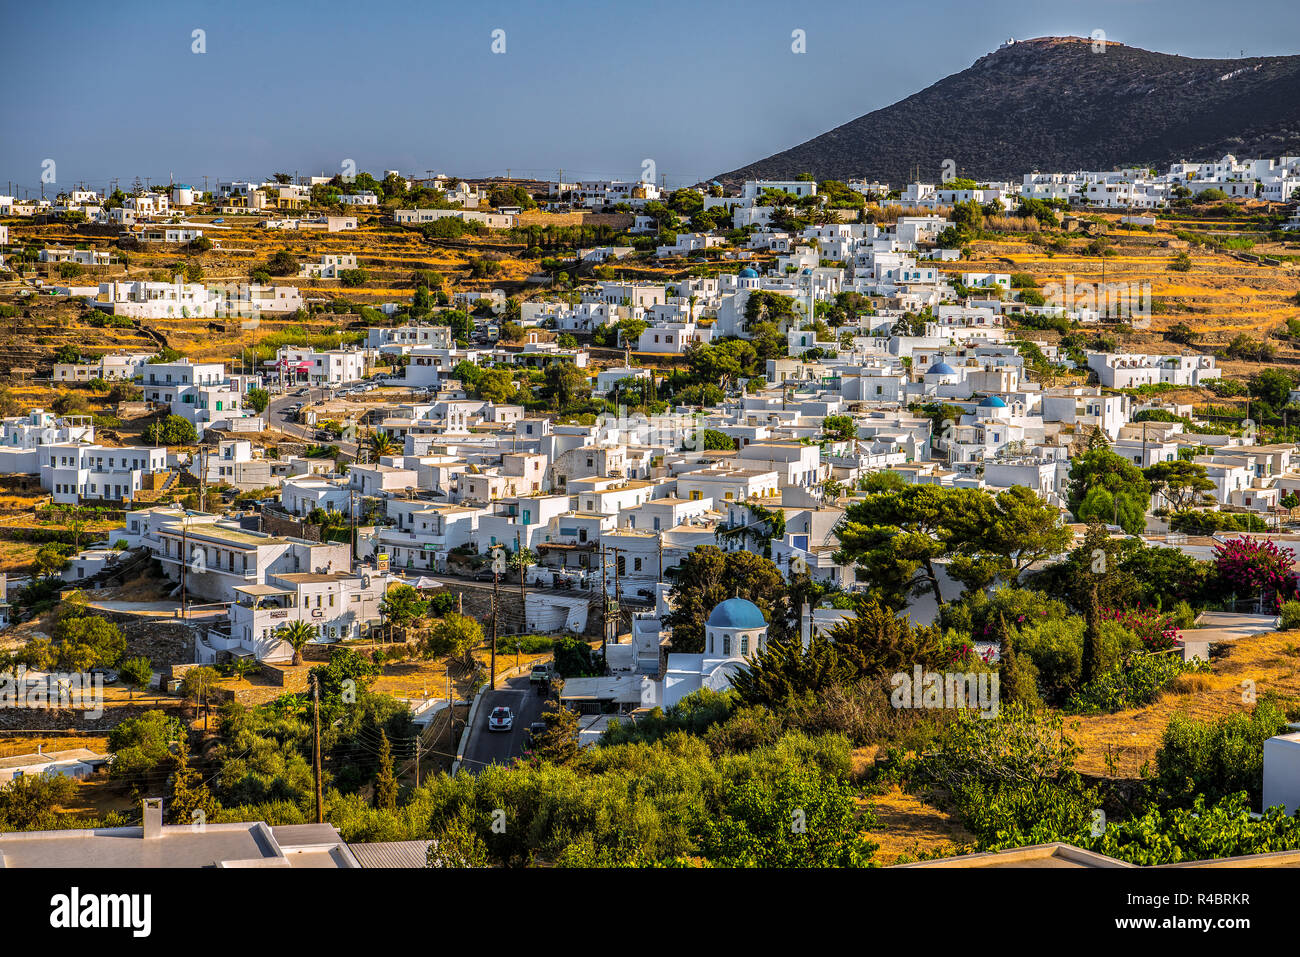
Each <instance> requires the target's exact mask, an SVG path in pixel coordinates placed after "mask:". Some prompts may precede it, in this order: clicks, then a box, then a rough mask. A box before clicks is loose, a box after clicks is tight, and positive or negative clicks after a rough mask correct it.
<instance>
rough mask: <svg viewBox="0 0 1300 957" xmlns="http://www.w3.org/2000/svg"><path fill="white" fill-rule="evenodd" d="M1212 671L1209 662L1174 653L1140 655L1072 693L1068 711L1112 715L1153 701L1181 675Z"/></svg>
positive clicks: (1067, 706)
mask: <svg viewBox="0 0 1300 957" xmlns="http://www.w3.org/2000/svg"><path fill="white" fill-rule="evenodd" d="M1203 670H1209V666H1208V665H1207V664H1196V663H1194V662H1184V661H1183V660H1182V658H1181V657H1179V656H1178V655H1174V654H1155V655H1138V656H1136V657H1134V658H1132V659H1130V660H1129V661H1127V662H1122V663H1120V664H1117V665H1116V666H1115V667H1114V668H1112V669H1111V670H1110V671H1107V672H1105V673H1103V674H1101V675H1099V676H1098V677H1097V678H1095V679H1093V680H1092V681H1089V682H1088V683H1087V684H1086V685H1084V686H1083V687H1082V688H1080V689H1079V690H1078V691H1077V692H1075V693H1074V694H1073V695H1071V696H1070V700H1069V703H1068V704H1067V705H1066V710H1068V711H1071V712H1073V713H1075V714H1110V713H1112V712H1115V711H1125V710H1127V709H1129V708H1138V707H1141V706H1142V705H1147V704H1150V703H1151V702H1153V701H1155V700H1156V698H1158V697H1159V696H1160V692H1161V691H1163V690H1164V689H1165V688H1166V687H1167V686H1168V684H1169V682H1171V681H1173V680H1174V679H1175V678H1177V677H1178V676H1179V675H1181V674H1184V673H1185V672H1188V671H1203Z"/></svg>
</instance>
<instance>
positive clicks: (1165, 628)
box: [1101, 608, 1183, 651]
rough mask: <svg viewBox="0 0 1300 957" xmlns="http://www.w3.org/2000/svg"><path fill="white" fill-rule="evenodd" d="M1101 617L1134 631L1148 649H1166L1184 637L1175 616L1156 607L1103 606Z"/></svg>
mask: <svg viewBox="0 0 1300 957" xmlns="http://www.w3.org/2000/svg"><path fill="white" fill-rule="evenodd" d="M1101 617H1102V620H1103V621H1113V622H1116V623H1118V624H1120V625H1123V626H1124V627H1125V628H1127V629H1128V630H1129V631H1131V632H1133V634H1135V635H1137V637H1138V640H1139V641H1141V642H1142V647H1143V648H1145V649H1146V650H1147V651H1165V650H1167V649H1169V648H1172V647H1173V646H1174V645H1176V644H1178V642H1180V641H1182V638H1183V636H1182V633H1181V632H1179V630H1178V626H1177V625H1175V624H1174V616H1173V615H1172V614H1170V613H1168V612H1159V611H1156V610H1155V609H1154V608H1103V609H1102V610H1101Z"/></svg>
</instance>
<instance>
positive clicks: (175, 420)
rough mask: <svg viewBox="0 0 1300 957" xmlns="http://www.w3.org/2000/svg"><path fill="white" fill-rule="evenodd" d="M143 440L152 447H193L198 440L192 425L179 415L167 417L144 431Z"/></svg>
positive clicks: (148, 426)
mask: <svg viewBox="0 0 1300 957" xmlns="http://www.w3.org/2000/svg"><path fill="white" fill-rule="evenodd" d="M144 440H145V441H146V442H151V443H152V444H154V445H169V446H170V445H193V444H194V443H195V442H197V441H198V440H199V434H198V431H197V430H196V429H195V428H194V423H192V422H190V420H189V419H186V418H183V417H182V416H179V415H169V416H167V418H165V419H163V420H162V421H161V422H154V423H151V424H150V425H147V426H146V427H145V429H144Z"/></svg>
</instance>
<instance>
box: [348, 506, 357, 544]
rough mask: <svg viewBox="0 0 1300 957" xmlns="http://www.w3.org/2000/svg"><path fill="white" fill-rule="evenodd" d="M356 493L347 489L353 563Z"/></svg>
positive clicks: (355, 534) (355, 536) (355, 541)
mask: <svg viewBox="0 0 1300 957" xmlns="http://www.w3.org/2000/svg"><path fill="white" fill-rule="evenodd" d="M356 492H357V490H356V489H354V488H349V489H348V513H349V521H350V524H351V526H352V559H353V561H355V560H356V557H357V504H356V499H355V496H356Z"/></svg>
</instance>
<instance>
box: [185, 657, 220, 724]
mask: <svg viewBox="0 0 1300 957" xmlns="http://www.w3.org/2000/svg"><path fill="white" fill-rule="evenodd" d="M220 681H221V674H220V673H219V672H218V671H217V669H216V668H210V667H208V666H207V665H200V666H199V667H198V668H191V669H190V670H189V671H187V672H185V675H184V676H183V677H182V678H181V687H180V693H181V697H182V698H184V699H185V700H186V701H189V702H190V703H192V704H193V705H194V710H195V713H196V714H197V713H198V709H199V707H200V706H202V707H203V727H204V730H207V726H208V706H209V705H210V703H211V696H212V689H213V688H215V687H216V686H217V685H218V684H219V683H220Z"/></svg>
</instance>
